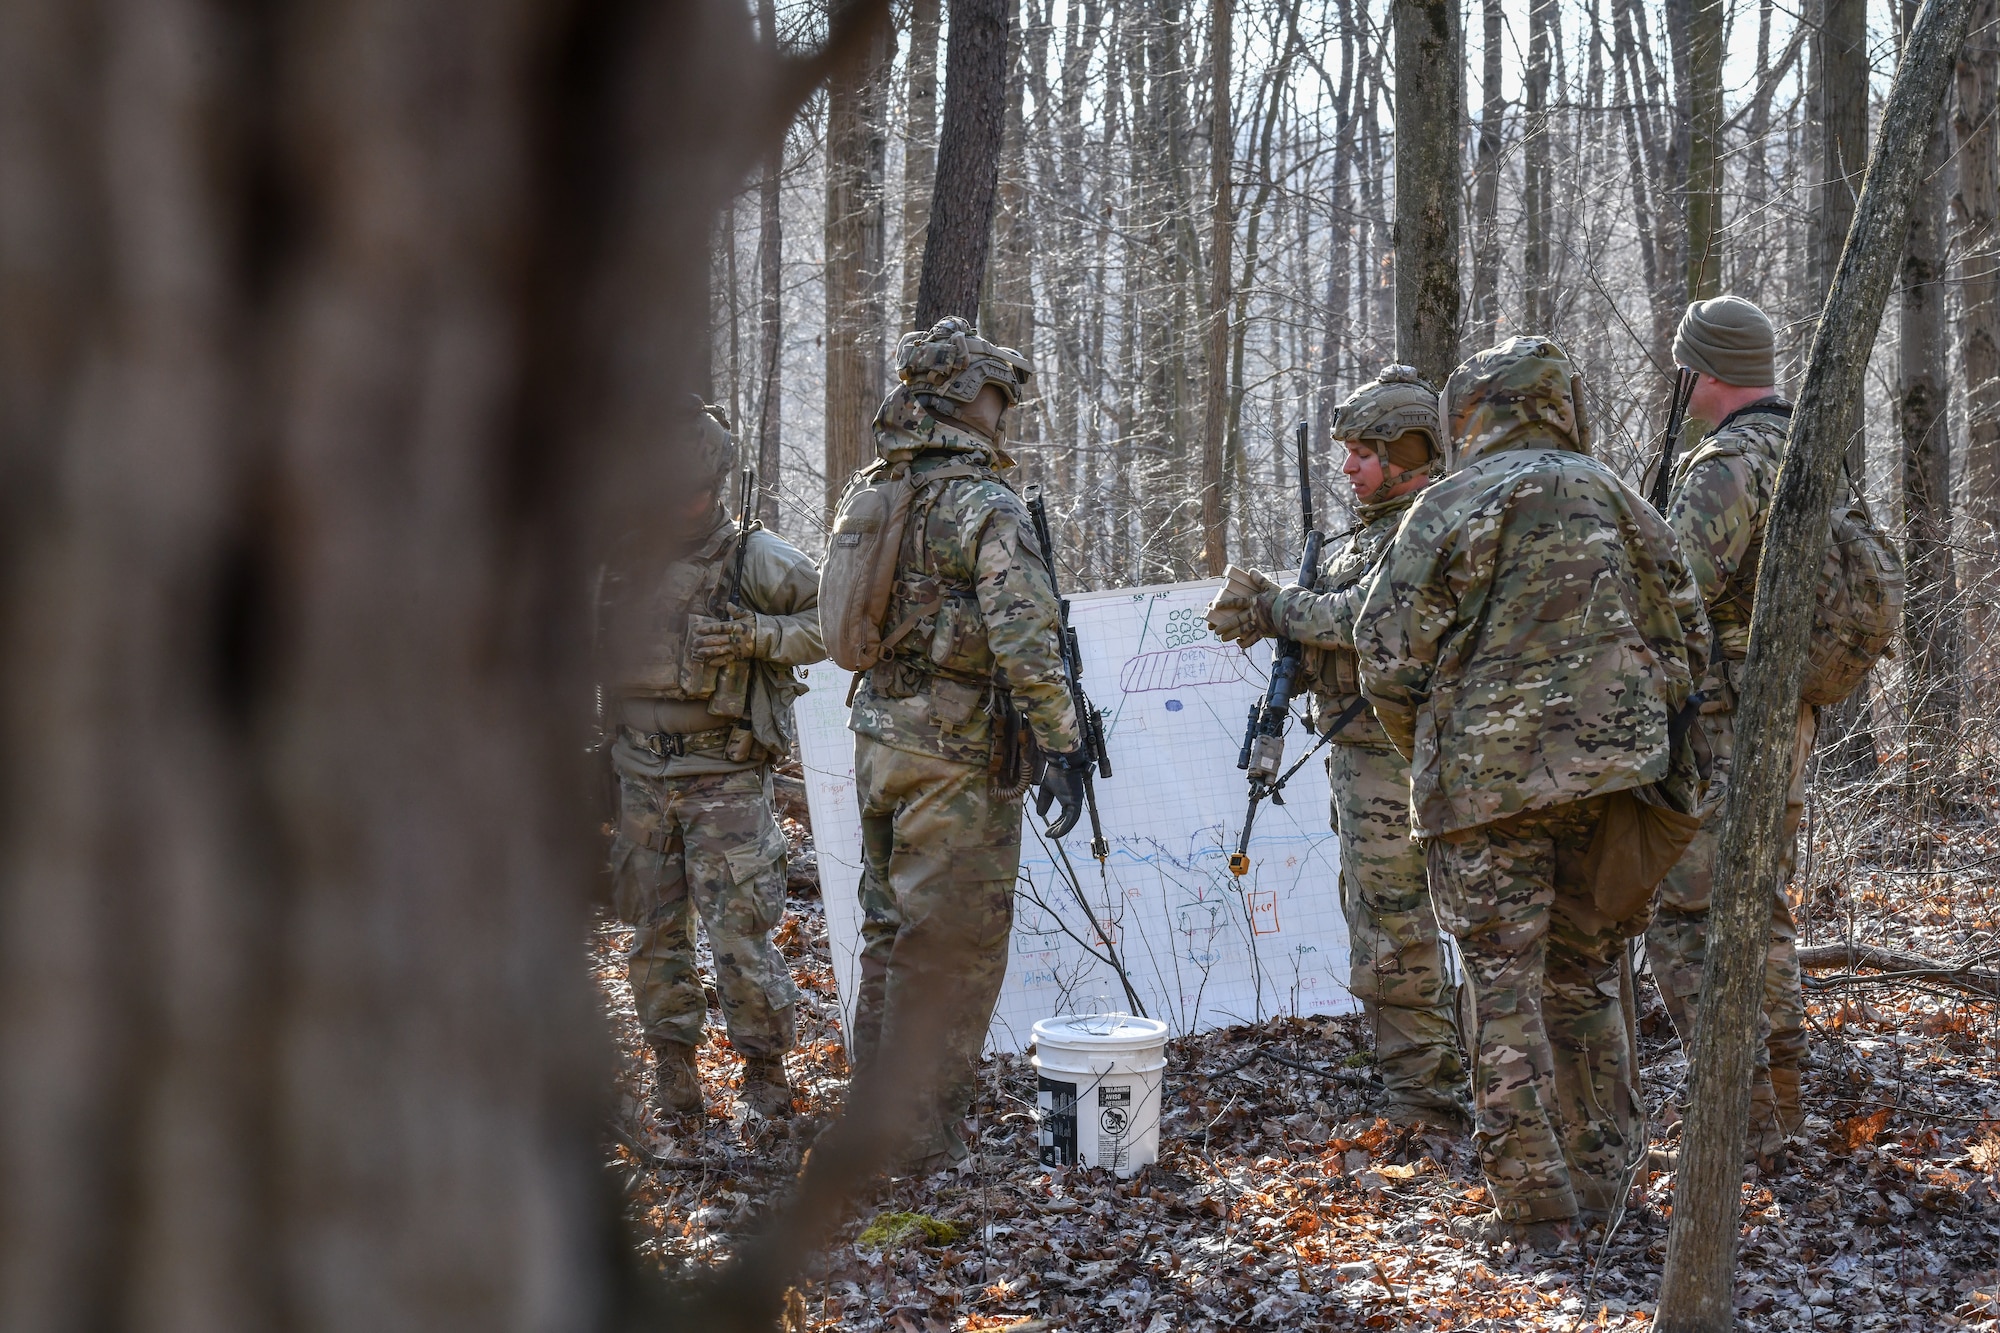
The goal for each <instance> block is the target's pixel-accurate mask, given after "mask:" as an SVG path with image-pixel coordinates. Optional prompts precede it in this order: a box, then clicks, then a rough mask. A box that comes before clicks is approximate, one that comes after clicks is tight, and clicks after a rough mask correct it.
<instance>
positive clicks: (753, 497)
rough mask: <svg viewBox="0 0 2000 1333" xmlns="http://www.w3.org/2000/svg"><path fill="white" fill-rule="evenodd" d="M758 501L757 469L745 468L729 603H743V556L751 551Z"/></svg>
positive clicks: (737, 513) (737, 512)
mask: <svg viewBox="0 0 2000 1333" xmlns="http://www.w3.org/2000/svg"><path fill="white" fill-rule="evenodd" d="M756 503H757V469H756V468H754V467H746V468H744V469H743V479H742V482H741V486H740V490H739V491H738V495H737V504H736V569H735V571H734V572H733V573H732V574H731V575H730V576H729V604H730V605H731V606H741V605H743V558H744V556H746V555H748V554H749V553H750V508H751V506H752V505H754V504H756Z"/></svg>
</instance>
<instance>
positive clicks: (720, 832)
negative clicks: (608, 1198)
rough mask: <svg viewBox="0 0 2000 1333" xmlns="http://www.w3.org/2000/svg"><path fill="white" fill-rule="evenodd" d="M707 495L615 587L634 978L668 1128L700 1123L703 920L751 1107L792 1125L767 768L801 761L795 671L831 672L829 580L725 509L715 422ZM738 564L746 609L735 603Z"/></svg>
mask: <svg viewBox="0 0 2000 1333" xmlns="http://www.w3.org/2000/svg"><path fill="white" fill-rule="evenodd" d="M688 418H689V419H688V420H687V421H686V422H685V423H683V425H684V428H685V429H686V430H688V431H689V432H690V433H691V434H692V435H693V437H694V439H693V446H694V447H693V449H692V453H693V455H694V458H695V462H696V467H695V469H694V471H695V477H694V479H693V485H694V487H695V490H694V492H693V493H692V494H691V495H690V497H689V499H688V500H687V501H686V502H685V503H684V504H683V505H681V506H679V512H678V513H675V514H674V517H675V518H676V519H678V520H679V523H678V529H679V532H680V533H681V534H682V537H681V539H680V540H679V543H678V546H677V547H676V548H675V549H673V550H669V551H659V552H642V549H641V548H642V547H643V544H644V541H645V540H648V539H650V534H648V535H646V537H644V538H642V537H637V536H635V537H634V538H633V539H631V540H629V541H628V542H627V543H625V549H624V551H623V552H621V555H620V558H619V559H617V560H616V561H615V562H614V568H613V569H612V570H610V571H607V574H606V578H605V582H606V586H605V588H604V590H603V592H604V595H603V596H602V597H601V598H600V603H601V605H602V607H603V611H602V615H603V619H604V624H603V630H602V636H601V637H602V642H603V644H604V652H605V658H606V660H605V668H606V679H605V696H606V697H605V708H606V722H607V724H608V725H610V726H612V727H615V738H614V739H613V743H612V746H611V762H612V767H613V769H614V770H615V772H616V773H617V776H618V823H617V828H616V833H615V836H614V837H613V839H612V844H611V871H612V878H613V884H614V895H615V906H616V908H617V911H618V916H619V919H620V920H622V921H626V922H628V923H630V924H631V926H632V928H633V930H632V948H631V953H630V954H629V956H628V960H627V976H628V977H629V978H630V980H631V983H632V998H633V1001H634V1003H635V1004H636V1005H637V1008H638V1013H639V1023H640V1026H641V1027H642V1028H644V1030H645V1033H646V1040H647V1042H648V1043H649V1044H651V1046H652V1048H653V1052H654V1056H655V1063H654V1072H655V1074H656V1076H657V1078H656V1083H655V1092H654V1097H655V1102H656V1104H657V1105H658V1107H659V1109H660V1111H661V1112H662V1113H663V1114H671V1115H682V1114H693V1115H700V1114H702V1113H703V1100H702V1092H701V1083H700V1079H699V1076H698V1075H697V1074H696V1071H695V1064H694V1050H695V1047H696V1046H697V1045H699V1044H700V1042H701V1038H702V1028H703V1026H704V1024H705V1023H706V1021H707V1005H706V1003H705V1000H704V996H703V992H702V983H701V976H700V974H699V972H698V971H697V970H696V966H695V951H694V933H693V926H694V917H695V916H696V915H697V914H699V916H700V918H701V923H702V925H703V926H704V927H705V928H706V929H707V931H708V942H709V947H710V949H711V950H712V952H713V954H714V957H715V990H716V995H717V997H718V998H719V999H720V1000H721V1002H722V1015H723V1019H724V1021H725V1022H726V1023H727V1025H728V1029H729V1040H730V1043H731V1044H732V1045H733V1046H735V1048H736V1049H737V1050H738V1051H740V1052H741V1053H742V1054H743V1056H744V1062H745V1063H744V1074H743V1097H744V1100H745V1102H746V1103H747V1104H749V1105H750V1106H751V1107H753V1108H754V1109H756V1110H758V1111H760V1112H762V1113H763V1114H765V1115H771V1116H783V1115H789V1114H790V1113H791V1109H792V1091H791V1085H790V1082H789V1080H788V1079H787V1078H786V1075H785V1061H784V1056H785V1052H786V1051H788V1050H790V1049H791V1047H792V1045H793V1041H794V1037H795V1024H794V1019H793V1002H794V1000H795V999H796V998H797V996H796V992H795V991H794V990H793V988H792V979H791V974H790V972H789V970H788V969H787V967H786V965H785V960H784V956H783V955H782V954H781V953H779V951H778V948H777V946H776V945H775V944H774V943H773V942H772V940H771V934H772V931H773V930H775V929H776V928H777V925H778V923H779V920H780V919H781V918H782V917H783V915H784V911H785V838H784V834H783V833H782V832H780V831H779V829H778V824H777V820H776V819H775V818H774V817H773V816H772V813H771V764H772V762H773V761H774V760H776V759H778V758H781V757H783V756H784V755H786V754H788V753H789V752H790V751H791V748H792V745H793V742H794V739H795V735H796V733H795V731H794V724H793V720H792V700H793V699H795V698H796V697H797V696H798V695H799V694H801V693H803V692H804V689H805V687H804V686H803V685H802V684H800V683H799V681H798V680H797V677H796V674H795V673H794V672H793V670H792V668H793V667H794V666H799V665H804V664H807V663H810V662H816V661H818V660H819V659H820V658H821V657H823V656H825V650H824V649H823V648H822V647H821V645H820V628H819V572H818V570H817V569H816V568H815V567H814V566H813V563H812V561H811V560H809V559H808V558H807V557H806V556H805V555H803V554H801V553H800V552H799V551H798V550H796V549H794V548H793V547H792V546H791V545H790V544H788V543H787V542H785V541H784V540H783V539H781V538H779V537H777V536H776V535H774V534H772V533H770V532H767V531H765V530H764V529H762V528H760V527H757V526H755V525H754V524H753V525H752V527H751V529H750V531H749V532H748V533H747V534H746V533H744V532H743V531H742V530H741V529H740V528H739V527H738V526H737V524H736V521H735V520H734V519H732V518H731V517H730V515H729V512H728V510H727V509H726V508H725V505H724V501H723V499H722V497H723V495H724V494H725V493H726V491H727V489H728V486H727V483H728V482H729V480H730V479H731V478H733V477H734V475H735V473H736V465H737V456H736V443H735V441H734V440H733V439H732V438H731V437H730V435H729V432H728V429H727V425H726V422H725V421H724V419H723V418H722V414H721V412H720V410H719V409H715V408H705V409H702V410H700V411H695V410H692V409H690V411H689V413H688ZM739 546H740V547H741V553H742V560H741V569H742V589H741V604H740V605H733V604H731V602H730V600H729V593H730V586H731V584H732V583H733V581H734V578H735V573H736V570H737V568H738V559H737V556H738V550H739Z"/></svg>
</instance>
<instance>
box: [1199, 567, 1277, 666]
mask: <svg viewBox="0 0 2000 1333" xmlns="http://www.w3.org/2000/svg"><path fill="white" fill-rule="evenodd" d="M1277 591H1278V584H1277V583H1276V582H1275V581H1274V580H1272V579H1271V578H1269V577H1268V576H1267V575H1264V574H1260V573H1258V572H1257V571H1256V570H1254V569H1243V568H1240V567H1238V566H1236V565H1231V566H1229V567H1228V568H1227V569H1225V570H1224V571H1223V584H1222V590H1221V591H1220V592H1218V593H1216V594H1215V600H1214V601H1212V602H1210V603H1209V604H1208V627H1209V629H1211V630H1213V631H1214V632H1215V637H1216V638H1218V639H1221V640H1222V641H1223V642H1224V643H1234V644H1237V645H1239V646H1241V647H1244V648H1248V647H1250V646H1251V645H1252V644H1254V643H1256V642H1257V641H1258V640H1259V639H1262V638H1265V637H1267V636H1269V635H1272V634H1275V633H1276V632H1277V627H1276V626H1275V625H1274V624H1273V623H1272V621H1271V599H1272V598H1273V597H1274V596H1275V595H1276V594H1277Z"/></svg>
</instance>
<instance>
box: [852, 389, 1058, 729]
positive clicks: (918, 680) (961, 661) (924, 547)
mask: <svg viewBox="0 0 2000 1333" xmlns="http://www.w3.org/2000/svg"><path fill="white" fill-rule="evenodd" d="M921 416H922V419H921V421H920V422H917V423H914V424H915V429H905V428H903V427H900V426H898V427H891V428H887V429H882V430H879V431H878V433H877V439H876V448H877V451H878V452H880V453H881V454H882V455H883V456H884V457H895V456H896V455H897V454H898V453H899V452H900V453H901V455H902V456H904V457H907V458H909V459H910V466H911V469H912V471H917V472H924V471H930V470H932V469H935V468H941V467H948V466H952V465H964V464H971V465H972V466H973V467H975V468H976V469H977V470H978V471H979V473H980V475H978V476H972V477H962V478H956V479H953V480H951V481H948V482H945V483H943V484H942V485H939V486H936V487H929V488H926V490H925V493H924V494H925V498H924V499H923V500H922V501H920V502H919V505H918V507H917V508H916V509H914V510H913V511H912V513H911V515H910V525H909V530H908V534H907V536H906V537H905V538H904V546H903V555H902V558H901V561H900V562H899V564H898V567H897V570H896V579H897V589H896V596H895V598H894V599H893V600H892V601H891V603H890V609H889V615H888V618H887V622H886V623H888V624H891V625H896V624H900V623H902V621H903V620H904V619H905V617H906V616H907V615H908V614H909V613H910V612H911V611H912V610H914V609H916V608H918V607H920V606H922V605H924V604H925V603H927V602H928V601H930V600H931V598H932V597H933V596H937V595H942V605H941V606H939V608H938V609H937V610H936V611H935V612H932V613H931V614H929V615H926V616H924V617H923V618H922V619H921V620H919V621H918V622H917V625H916V627H915V629H914V631H913V632H911V633H910V634H909V635H908V637H907V638H905V639H904V640H903V641H902V643H901V644H900V645H899V646H898V647H897V648H896V649H895V655H894V657H893V658H891V659H890V660H889V661H887V662H885V663H883V664H881V665H879V666H877V667H875V668H874V669H873V670H871V671H869V672H868V673H866V675H865V677H864V678H863V681H862V683H860V684H859V686H858V688H857V692H856V694H855V699H854V708H853V713H852V715H851V716H850V718H849V720H848V726H849V727H850V728H851V729H852V730H853V731H854V733H855V734H856V735H859V736H867V737H869V738H870V739H872V740H876V741H879V742H881V743H882V744H884V745H887V746H890V747H892V748H894V749H898V750H907V751H911V752H913V753H916V754H926V755H935V756H937V757H939V758H943V759H950V760H954V761H956V762H960V763H976V764H985V763H987V762H988V761H989V760H990V759H991V758H992V752H993V730H994V728H993V719H994V718H995V717H996V716H998V715H999V713H1000V709H1001V707H1002V706H1003V704H1004V702H1005V700H1006V699H1007V697H1008V696H1009V695H1011V698H1012V706H1013V707H1016V708H1019V709H1020V710H1021V711H1022V713H1023V714H1025V715H1026V717H1027V721H1028V725H1029V727H1030V728H1031V729H1032V730H1033V731H1034V734H1035V739H1036V740H1037V741H1038V742H1040V744H1041V746H1042V748H1043V749H1044V750H1047V751H1050V752H1052V753H1069V752H1071V751H1074V750H1075V749H1077V747H1078V746H1080V745H1081V744H1082V743H1083V741H1082V737H1081V735H1080V733H1079V731H1078V729H1077V719H1076V709H1075V707H1074V706H1073V705H1072V704H1071V702H1070V696H1069V690H1068V688H1067V685H1066V683H1065V682H1064V680H1063V671H1062V658H1061V656H1060V649H1059V647H1058V645H1057V640H1056V634H1057V626H1058V625H1059V623H1060V619H1061V615H1060V611H1059V610H1058V607H1057V605H1056V597H1055V591H1054V587H1053V585H1052V584H1051V583H1050V581H1049V575H1048V570H1047V568H1046V566H1045V565H1044V563H1043V559H1044V557H1043V553H1042V550H1041V547H1040V545H1039V544H1038V543H1037V542H1036V540H1035V530H1034V524H1033V522H1032V521H1031V520H1030V519H1029V517H1028V509H1027V506H1026V505H1025V504H1023V503H1022V502H1021V497H1020V496H1018V495H1016V494H1015V493H1014V490H1013V488H1012V487H1010V486H1009V485H1007V483H1006V482H1005V481H1003V480H1001V479H1000V475H999V471H998V467H1004V466H1006V465H1007V463H1006V460H1005V456H1004V455H1000V454H998V451H996V450H995V449H994V448H993V446H991V445H990V444H988V443H987V441H986V440H984V439H982V438H981V437H979V436H978V435H975V434H973V433H972V432H970V431H965V430H961V429H959V428H957V427H955V426H953V425H951V424H949V423H947V422H943V421H940V420H938V419H937V418H935V417H932V416H930V414H928V413H923V414H921ZM996 465H997V466H996Z"/></svg>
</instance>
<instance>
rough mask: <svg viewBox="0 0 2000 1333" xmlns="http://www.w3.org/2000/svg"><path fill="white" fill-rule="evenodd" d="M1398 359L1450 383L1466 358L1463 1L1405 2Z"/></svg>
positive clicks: (1399, 17) (1400, 67) (1399, 51)
mask: <svg viewBox="0 0 2000 1333" xmlns="http://www.w3.org/2000/svg"><path fill="white" fill-rule="evenodd" d="M1393 22H1394V23H1395V25H1396V359H1397V360H1398V361H1401V362H1403V363H1405V364H1407V365H1412V366H1415V367H1416V368H1417V373H1418V374H1420V375H1422V376H1423V377H1424V378H1425V379H1427V380H1429V381H1430V382H1431V383H1433V384H1436V385H1439V386H1442V385H1443V384H1444V381H1445V377H1446V376H1448V375H1450V374H1451V371H1452V368H1453V367H1454V366H1456V365H1457V364H1458V298H1459V293H1458V202H1459V192H1460V190H1461V189H1462V188H1463V187H1462V185H1461V180H1462V173H1461V171H1460V167H1459V141H1458V122H1459V118H1460V111H1461V108H1460V106H1459V96H1460V92H1461V90H1462V89H1463V87H1464V77H1463V71H1462V70H1461V69H1460V68H1459V65H1460V61H1461V59H1462V57H1463V45H1462V43H1461V42H1460V41H1459V32H1458V0H1395V5H1394V9H1393Z"/></svg>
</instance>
